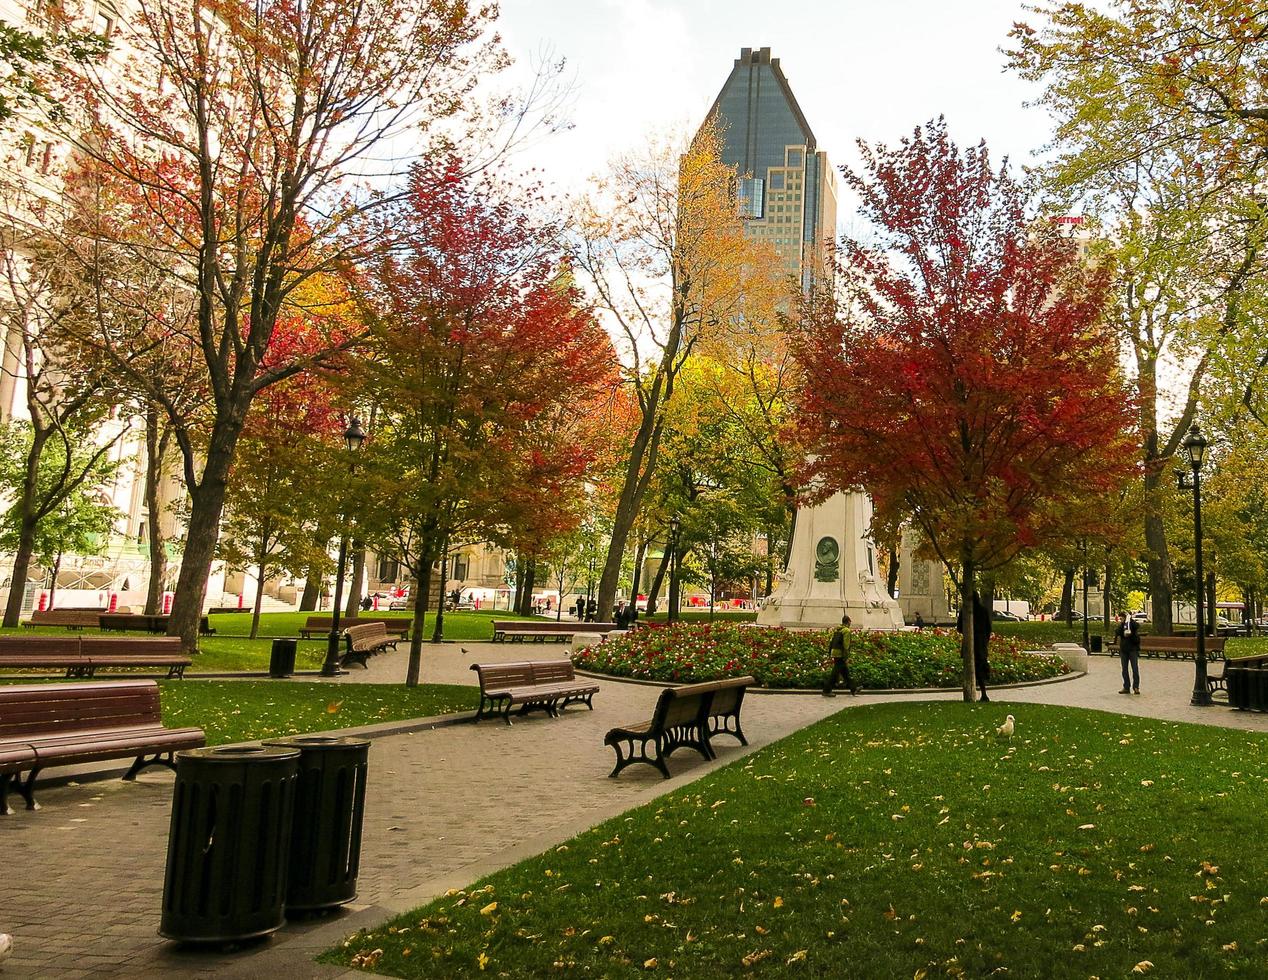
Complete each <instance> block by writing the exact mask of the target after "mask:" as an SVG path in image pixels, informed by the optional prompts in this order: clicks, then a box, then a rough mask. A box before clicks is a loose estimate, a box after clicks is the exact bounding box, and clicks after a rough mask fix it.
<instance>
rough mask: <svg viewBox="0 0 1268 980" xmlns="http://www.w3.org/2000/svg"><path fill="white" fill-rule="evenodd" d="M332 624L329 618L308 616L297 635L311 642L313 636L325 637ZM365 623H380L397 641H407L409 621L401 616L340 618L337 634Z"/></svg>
mask: <svg viewBox="0 0 1268 980" xmlns="http://www.w3.org/2000/svg"><path fill="white" fill-rule="evenodd" d="M332 622H333V620H332V618H331V617H330V616H309V617H308V619H307V620H305V621H304V625H303V626H302V627H301V628H300V631H299V635H300V636H302V637H303V638H304V639H305V640H311V639H312V638H313V637H314V636H326V635H327V634H328V633H329V632H330V624H331V623H332ZM366 623H382V624H383V627H384V629H386V630H387V632H388V633H390V634H391V635H392V636H394V637H396V638H397V639H398V640H408V639H409V628H410V625H411V620H409V619H406V618H403V617H401V616H340V617H339V632H340V633H342V632H343V631H344V630H346V629H348V628H349V627H352V626H363V625H365V624H366Z"/></svg>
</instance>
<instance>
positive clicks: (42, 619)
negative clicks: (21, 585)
mask: <svg viewBox="0 0 1268 980" xmlns="http://www.w3.org/2000/svg"><path fill="white" fill-rule="evenodd" d="M105 611H106V610H104V609H34V610H32V611H31V618H30V619H28V620H27V621H26V622H25V623H23V624H22V625H23V626H25V627H26V628H27V629H33V628H34V627H36V626H64V627H65V628H66V629H68V630H81V629H84V628H85V627H88V628H89V629H96V628H97V626H98V625H99V623H98V617H99V616H100V615H101V614H102V613H104V612H105Z"/></svg>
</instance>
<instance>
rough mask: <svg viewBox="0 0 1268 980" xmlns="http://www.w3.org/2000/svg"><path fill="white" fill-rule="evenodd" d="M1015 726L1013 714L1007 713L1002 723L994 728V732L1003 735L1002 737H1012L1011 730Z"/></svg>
mask: <svg viewBox="0 0 1268 980" xmlns="http://www.w3.org/2000/svg"><path fill="white" fill-rule="evenodd" d="M1015 728H1016V724H1015V722H1014V720H1013V716H1012V715H1009V716H1008V717H1007V718H1005V719H1004V724H1002V725H1000V726H999V728H997V729H995V734H996V735H1002V736H1004V738H1012V737H1013V731H1014V730H1015Z"/></svg>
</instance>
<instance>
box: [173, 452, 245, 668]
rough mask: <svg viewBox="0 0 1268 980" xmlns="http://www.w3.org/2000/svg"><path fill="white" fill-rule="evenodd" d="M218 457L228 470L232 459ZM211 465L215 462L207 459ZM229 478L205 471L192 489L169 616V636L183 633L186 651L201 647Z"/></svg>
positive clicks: (182, 637) (219, 464)
mask: <svg viewBox="0 0 1268 980" xmlns="http://www.w3.org/2000/svg"><path fill="white" fill-rule="evenodd" d="M231 458H232V456H231V455H230V456H228V458H224V459H223V460H217V464H218V467H224V470H226V472H227V469H228V463H230V459H231ZM207 465H208V468H210V465H212V461H210V460H208V464H207ZM226 486H227V484H226V480H224V478H223V477H219V478H216V479H213V478H210V477H208V475H207V474H205V470H204V477H203V483H202V486H200V487H199V488H198V489H197V492H191V493H190V497H191V498H193V500H191V507H190V511H189V529H188V531H186V536H185V554H184V555H183V558H181V562H180V577H179V578H178V579H176V596H175V598H174V600H172V603H171V615H170V616H169V619H167V635H169V636H180V639H181V645H183V647H184V649H185V650H197V649H198V621H199V619H200V617H202V615H203V600H204V598H205V595H207V578H208V576H209V574H210V571H212V562H213V560H214V558H216V541H217V539H218V538H219V530H221V513H222V512H223V510H224V488H226Z"/></svg>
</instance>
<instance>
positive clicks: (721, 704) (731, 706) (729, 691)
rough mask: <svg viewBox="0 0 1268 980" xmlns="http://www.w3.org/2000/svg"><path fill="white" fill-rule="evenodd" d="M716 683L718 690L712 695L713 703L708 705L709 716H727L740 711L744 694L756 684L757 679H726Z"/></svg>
mask: <svg viewBox="0 0 1268 980" xmlns="http://www.w3.org/2000/svg"><path fill="white" fill-rule="evenodd" d="M716 683H717V686H718V689H717V690H716V691H715V692H714V694H713V703H712V704H710V705H709V714H711V715H729V714H734V713H735V712H737V711H739V710H740V705H742V704H743V703H744V692H745V691H746V690H748V689H749V688H750V687H752V686H753V685H754V684H756V683H757V678H756V677H728V678H727V679H726V680H721V681H717V682H716Z"/></svg>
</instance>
